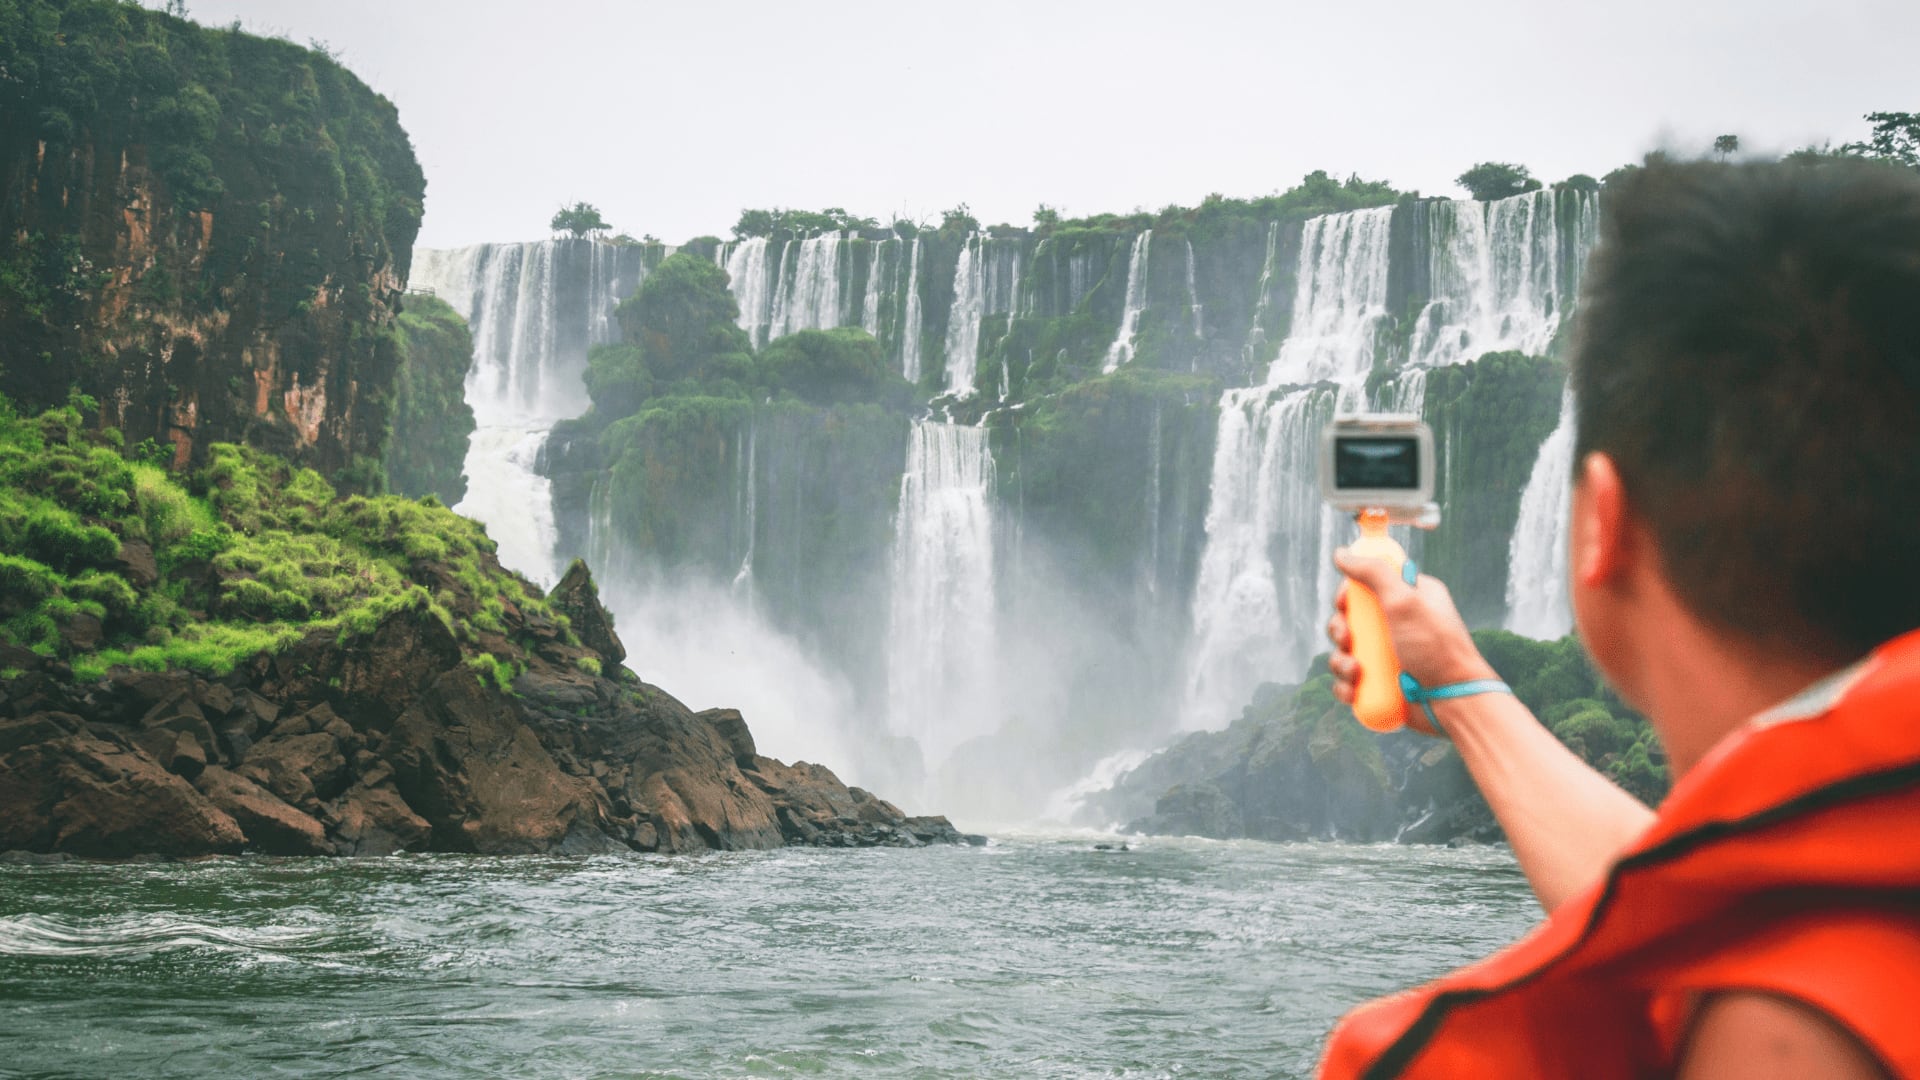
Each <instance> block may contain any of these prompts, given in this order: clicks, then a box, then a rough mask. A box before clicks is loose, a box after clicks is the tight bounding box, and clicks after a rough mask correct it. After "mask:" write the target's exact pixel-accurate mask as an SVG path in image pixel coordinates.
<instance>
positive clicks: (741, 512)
mask: <svg viewBox="0 0 1920 1080" xmlns="http://www.w3.org/2000/svg"><path fill="white" fill-rule="evenodd" d="M743 437H744V438H745V439H746V444H747V445H746V453H744V454H743V453H740V452H739V448H738V447H737V446H736V448H735V453H734V457H735V459H736V460H737V461H739V462H740V470H741V473H740V481H739V484H738V486H737V487H736V488H735V495H734V499H735V502H736V504H737V505H736V506H735V508H734V519H735V520H737V521H740V522H741V523H742V528H743V531H744V532H745V534H746V535H745V537H744V542H743V543H742V545H741V546H743V547H744V548H745V549H746V553H745V554H744V555H742V556H741V557H740V569H739V570H737V571H735V572H734V575H733V592H734V595H735V596H738V597H740V598H741V599H742V600H743V601H744V602H745V603H746V604H747V606H748V607H752V606H753V552H754V547H755V544H756V541H757V540H758V538H759V524H760V523H759V491H758V490H757V487H756V485H757V483H758V480H759V470H758V468H757V467H756V466H757V464H758V460H757V459H758V457H759V452H758V448H757V447H758V440H757V439H756V438H755V431H754V427H753V424H752V423H748V424H747V430H746V433H745V435H744V436H743Z"/></svg>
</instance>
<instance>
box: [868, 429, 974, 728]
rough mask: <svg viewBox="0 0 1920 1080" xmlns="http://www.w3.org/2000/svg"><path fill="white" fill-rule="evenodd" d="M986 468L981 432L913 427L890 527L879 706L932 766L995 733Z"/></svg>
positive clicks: (891, 724)
mask: <svg viewBox="0 0 1920 1080" xmlns="http://www.w3.org/2000/svg"><path fill="white" fill-rule="evenodd" d="M992 482H993V458H992V455H991V454H990V452H989V450H988V447H987V435H986V431H985V430H984V429H982V428H976V427H963V426H960V425H955V424H944V423H939V422H937V421H933V420H920V421H916V422H915V423H914V426H913V432H912V435H911V437H910V439H909V441H908V448H907V467H906V473H905V474H904V475H903V476H902V477H901V480H900V508H899V511H898V515H897V517H896V520H895V527H894V548H893V599H892V610H891V615H890V633H889V648H888V658H887V682H888V685H887V701H888V714H889V717H890V726H891V727H892V729H893V731H894V733H895V734H899V735H906V736H910V737H911V738H913V739H914V740H916V741H917V742H918V743H919V746H920V753H921V755H922V757H923V759H924V760H925V761H926V762H928V763H929V764H930V765H934V764H937V763H939V762H940V761H941V760H943V759H944V758H945V757H946V756H947V755H948V754H949V753H950V752H952V750H953V749H954V748H955V747H957V746H959V745H960V744H961V743H963V742H966V741H967V740H969V739H971V738H974V737H977V736H981V735H988V734H991V733H992V732H994V731H995V730H996V729H997V728H998V727H999V721H1000V718H999V716H998V715H997V710H996V708H995V701H996V697H995V694H994V685H995V683H994V676H995V673H996V669H995V665H994V658H995V653H996V645H995V636H996V635H995V614H994V612H995V604H994V557H993V511H992V507H991V503H990V502H989V499H988V488H989V487H990V486H991V484H992Z"/></svg>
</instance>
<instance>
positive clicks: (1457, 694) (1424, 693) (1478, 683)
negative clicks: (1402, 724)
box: [1400, 671, 1513, 731]
mask: <svg viewBox="0 0 1920 1080" xmlns="http://www.w3.org/2000/svg"><path fill="white" fill-rule="evenodd" d="M1511 693H1513V687H1511V686H1508V685H1507V684H1506V683H1503V682H1501V681H1500V680H1499V679H1469V680H1467V681H1466V682H1457V683H1448V684H1447V685H1445V686H1436V687H1434V688H1433V689H1431V690H1429V689H1427V688H1426V687H1424V686H1421V685H1420V680H1418V679H1416V678H1414V677H1413V676H1411V675H1409V674H1407V673H1406V672H1404V671H1403V672H1401V673H1400V694H1401V696H1403V697H1405V698H1406V699H1407V701H1408V702H1410V703H1412V704H1414V705H1418V706H1420V708H1422V709H1423V710H1425V711H1426V714H1427V723H1429V724H1432V725H1433V730H1435V731H1439V730H1441V728H1440V718H1439V717H1437V716H1435V715H1433V706H1432V705H1429V704H1428V702H1431V701H1446V700H1448V699H1449V698H1463V697H1473V696H1474V695H1475V694H1511Z"/></svg>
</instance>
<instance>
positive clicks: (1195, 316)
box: [1187, 240, 1207, 338]
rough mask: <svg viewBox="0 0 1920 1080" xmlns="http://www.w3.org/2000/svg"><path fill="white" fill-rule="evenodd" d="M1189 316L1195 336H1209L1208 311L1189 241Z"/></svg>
mask: <svg viewBox="0 0 1920 1080" xmlns="http://www.w3.org/2000/svg"><path fill="white" fill-rule="evenodd" d="M1187 315H1188V321H1189V322H1191V323H1193V336H1194V337H1197V338H1203V337H1206V336H1207V323H1206V315H1207V309H1206V308H1205V306H1203V305H1202V304H1201V303H1200V286H1199V284H1198V283H1197V281H1196V280H1195V278H1194V273H1193V241H1192V240H1188V241H1187Z"/></svg>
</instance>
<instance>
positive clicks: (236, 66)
mask: <svg viewBox="0 0 1920 1080" xmlns="http://www.w3.org/2000/svg"><path fill="white" fill-rule="evenodd" d="M17 7H19V8H20V11H19V12H18V13H17V14H18V17H17V18H15V19H14V20H13V21H12V23H11V24H10V25H11V27H12V29H13V30H17V31H19V32H18V33H17V34H11V35H9V40H7V41H4V42H0V71H5V72H7V77H5V78H0V116H4V117H5V118H6V122H5V123H0V393H5V394H6V395H7V396H8V397H11V398H12V399H13V400H14V401H15V402H18V403H23V404H25V405H28V406H31V407H35V408H38V407H44V406H48V405H53V404H57V403H59V402H63V401H65V400H66V399H67V395H68V391H69V388H71V387H76V386H77V387H79V388H80V389H81V390H83V391H84V392H86V393H87V394H90V395H91V396H92V397H93V398H95V399H96V400H97V403H98V415H97V416H96V417H93V418H91V419H95V420H96V421H97V422H99V423H102V424H106V425H110V426H113V427H117V428H120V429H122V430H123V431H124V432H125V433H126V438H127V442H128V445H129V446H133V445H137V444H139V443H141V442H142V441H143V440H148V439H151V440H152V441H153V442H154V444H155V445H156V449H155V451H154V454H155V456H161V455H164V456H165V457H167V458H168V459H169V460H170V461H171V462H172V463H173V464H174V465H176V466H184V465H186V464H189V463H193V464H198V463H200V462H202V461H203V460H204V458H205V452H206V448H207V446H208V445H209V444H211V443H214V442H246V443H251V444H253V445H256V446H259V447H262V448H264V449H270V450H273V451H275V452H277V453H279V454H281V455H282V456H285V457H288V458H290V459H293V460H295V461H297V462H299V463H300V464H303V465H310V466H313V467H315V468H317V469H319V470H320V471H321V472H323V473H326V474H328V475H330V476H334V477H335V478H336V480H337V481H338V482H342V483H343V484H344V486H347V487H350V488H362V487H365V486H368V485H369V484H371V483H373V482H376V481H377V471H378V467H379V466H378V463H377V459H378V458H379V456H380V452H381V448H382V446H383V444H384V443H385V441H386V439H387V437H388V427H389V411H390V407H391V404H392V400H391V399H392V395H393V389H392V388H393V386H394V382H395V380H394V374H395V369H396V366H397V365H398V363H399V357H400V351H401V350H400V344H399V343H400V335H399V332H398V330H397V328H396V326H395V316H396V314H397V312H398V310H399V307H400V303H399V301H400V296H401V292H402V289H403V288H404V286H405V282H406V278H407V273H408V269H409V266H408V263H409V259H410V257H411V250H412V246H413V239H414V236H415V234H416V233H417V231H418V229H419V223H420V215H421V210H422V200H423V197H424V189H425V181H424V178H423V175H422V173H421V170H420V166H419V164H418V162H417V161H416V160H415V158H414V154H413V149H412V146H411V145H410V143H409V141H408V139H407V135H406V133H405V132H404V131H403V130H401V128H400V125H399V122H398V118H397V114H396V113H395V111H394V108H393V106H392V104H391V103H389V102H388V101H387V100H386V99H384V98H382V97H380V96H379V95H377V94H375V93H374V92H373V91H372V90H370V89H369V88H368V87H367V86H366V85H365V84H364V83H362V82H361V81H360V80H359V79H357V78H355V77H354V76H353V75H352V74H351V73H349V72H347V71H346V70H345V69H344V68H342V67H340V66H339V65H338V64H337V63H335V62H334V61H333V60H332V59H331V58H330V57H328V56H327V55H325V54H324V53H322V52H319V51H317V50H313V49H308V48H306V47H303V46H299V45H295V44H293V43H292V42H289V41H285V40H275V39H270V38H261V37H255V36H252V35H249V34H246V33H242V32H239V31H237V30H227V29H221V30H214V29H208V28H204V27H200V26H197V25H195V24H193V23H190V22H187V21H184V20H181V19H176V18H172V17H170V16H168V15H165V14H162V13H160V12H157V11H149V10H145V9H143V8H141V7H139V6H136V5H127V4H122V3H118V2H114V0H75V2H71V3H54V2H51V0H22V3H21V4H19V5H17Z"/></svg>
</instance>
